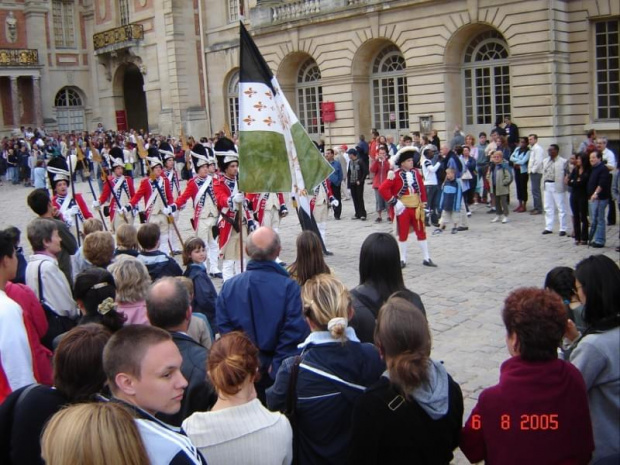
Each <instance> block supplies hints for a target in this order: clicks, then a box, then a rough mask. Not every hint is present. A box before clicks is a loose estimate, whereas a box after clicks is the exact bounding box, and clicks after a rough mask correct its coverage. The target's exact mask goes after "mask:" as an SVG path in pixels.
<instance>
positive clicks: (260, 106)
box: [254, 102, 267, 111]
mask: <svg viewBox="0 0 620 465" xmlns="http://www.w3.org/2000/svg"><path fill="white" fill-rule="evenodd" d="M254 108H256V109H257V110H258V111H262V110H264V109H265V108H267V105H263V102H258V103H257V104H256V105H254Z"/></svg>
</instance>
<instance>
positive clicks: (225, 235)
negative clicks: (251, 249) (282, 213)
mask: <svg viewBox="0 0 620 465" xmlns="http://www.w3.org/2000/svg"><path fill="white" fill-rule="evenodd" d="M236 184H237V180H236V179H230V178H229V177H227V176H225V175H220V176H219V177H218V178H217V179H216V180H215V185H214V188H213V190H214V192H215V198H216V200H217V208H218V210H219V211H220V214H221V216H222V217H224V216H225V217H227V218H228V219H229V220H232V221H234V220H235V216H236V213H237V212H236V211H234V210H233V201H232V193H233V191H234V189H235V185H236ZM244 217H245V220H246V221H252V212H251V210H250V209H249V208H244ZM218 227H219V228H220V234H219V243H220V250H222V249H224V247H225V246H226V244H227V243H228V240H229V239H230V236H231V233H232V229H233V228H232V224H231V222H230V221H227V220H226V219H224V218H221V219H220V221H219V223H218Z"/></svg>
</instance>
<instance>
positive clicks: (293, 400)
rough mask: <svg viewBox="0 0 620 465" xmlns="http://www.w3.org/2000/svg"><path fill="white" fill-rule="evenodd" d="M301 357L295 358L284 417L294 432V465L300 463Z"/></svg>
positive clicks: (289, 380)
mask: <svg viewBox="0 0 620 465" xmlns="http://www.w3.org/2000/svg"><path fill="white" fill-rule="evenodd" d="M300 364H301V355H296V356H295V361H294V362H293V366H292V367H291V376H290V377H289V379H288V392H287V396H286V409H285V410H284V415H285V416H286V418H288V421H289V423H290V424H291V429H292V430H293V462H292V464H293V465H296V464H298V463H299V420H298V418H297V378H298V376H299V365H300Z"/></svg>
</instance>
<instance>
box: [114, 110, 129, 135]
mask: <svg viewBox="0 0 620 465" xmlns="http://www.w3.org/2000/svg"><path fill="white" fill-rule="evenodd" d="M116 130H117V131H127V112H126V111H125V110H117V111H116Z"/></svg>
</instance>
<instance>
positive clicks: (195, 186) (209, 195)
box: [174, 176, 217, 231]
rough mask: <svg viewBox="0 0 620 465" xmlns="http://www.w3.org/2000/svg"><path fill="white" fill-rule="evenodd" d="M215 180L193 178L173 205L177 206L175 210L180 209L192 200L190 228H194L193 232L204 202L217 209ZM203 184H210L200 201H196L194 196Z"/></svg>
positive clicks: (196, 226) (210, 178)
mask: <svg viewBox="0 0 620 465" xmlns="http://www.w3.org/2000/svg"><path fill="white" fill-rule="evenodd" d="M215 180H216V177H210V176H207V177H206V178H205V179H204V181H203V179H201V178H200V177H199V176H194V177H193V178H192V179H190V180H189V181H188V183H187V186H186V187H185V190H184V191H183V193H182V194H181V195H180V196H179V197H178V198H177V200H176V202H175V203H174V204H175V205H176V206H177V208H181V207H183V205H185V204H186V203H187V201H188V200H189V199H192V200H193V202H194V217H193V221H192V228H194V231H196V230H197V229H198V220H199V219H200V213H201V212H202V208H203V206H204V202H209V201H211V202H213V204H214V205H215V206H216V208H217V199H216V198H215V191H214V183H215ZM203 182H210V183H211V184H210V186H209V187H207V190H206V192H205V195H204V197H203V198H202V199H198V198H196V196H197V195H198V192H199V191H200V189H201V187H202V185H203Z"/></svg>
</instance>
